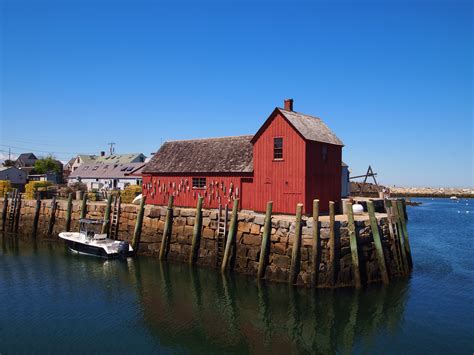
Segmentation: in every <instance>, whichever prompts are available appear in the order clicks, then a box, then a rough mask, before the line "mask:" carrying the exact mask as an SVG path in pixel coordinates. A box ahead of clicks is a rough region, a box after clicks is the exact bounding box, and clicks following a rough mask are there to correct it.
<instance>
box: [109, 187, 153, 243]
mask: <svg viewBox="0 0 474 355" xmlns="http://www.w3.org/2000/svg"><path fill="white" fill-rule="evenodd" d="M112 198H113V195H112V194H109V196H108V197H107V205H106V206H105V213H104V222H103V223H102V230H101V233H102V234H107V235H108V234H109V229H110V210H111V206H112ZM143 199H144V198H143ZM140 208H141V204H140Z"/></svg>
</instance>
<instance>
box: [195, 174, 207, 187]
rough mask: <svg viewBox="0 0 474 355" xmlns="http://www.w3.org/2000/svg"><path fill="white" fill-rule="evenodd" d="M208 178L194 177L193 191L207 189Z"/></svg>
mask: <svg viewBox="0 0 474 355" xmlns="http://www.w3.org/2000/svg"><path fill="white" fill-rule="evenodd" d="M205 188H206V178H204V177H193V189H205Z"/></svg>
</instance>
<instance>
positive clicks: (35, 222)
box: [32, 194, 41, 237]
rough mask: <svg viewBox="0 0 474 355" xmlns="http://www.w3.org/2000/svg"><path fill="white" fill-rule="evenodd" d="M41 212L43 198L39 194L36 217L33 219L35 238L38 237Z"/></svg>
mask: <svg viewBox="0 0 474 355" xmlns="http://www.w3.org/2000/svg"><path fill="white" fill-rule="evenodd" d="M40 211H41V198H40V195H39V194H38V196H37V197H36V204H35V215H34V217H33V232H32V235H33V237H36V233H37V232H38V222H39V216H40Z"/></svg>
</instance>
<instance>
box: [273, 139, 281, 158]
mask: <svg viewBox="0 0 474 355" xmlns="http://www.w3.org/2000/svg"><path fill="white" fill-rule="evenodd" d="M273 159H283V138H281V137H278V138H273Z"/></svg>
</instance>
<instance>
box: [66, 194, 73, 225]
mask: <svg viewBox="0 0 474 355" xmlns="http://www.w3.org/2000/svg"><path fill="white" fill-rule="evenodd" d="M71 215H72V192H70V193H69V195H68V197H67V207H66V232H69V231H70V230H71Z"/></svg>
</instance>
